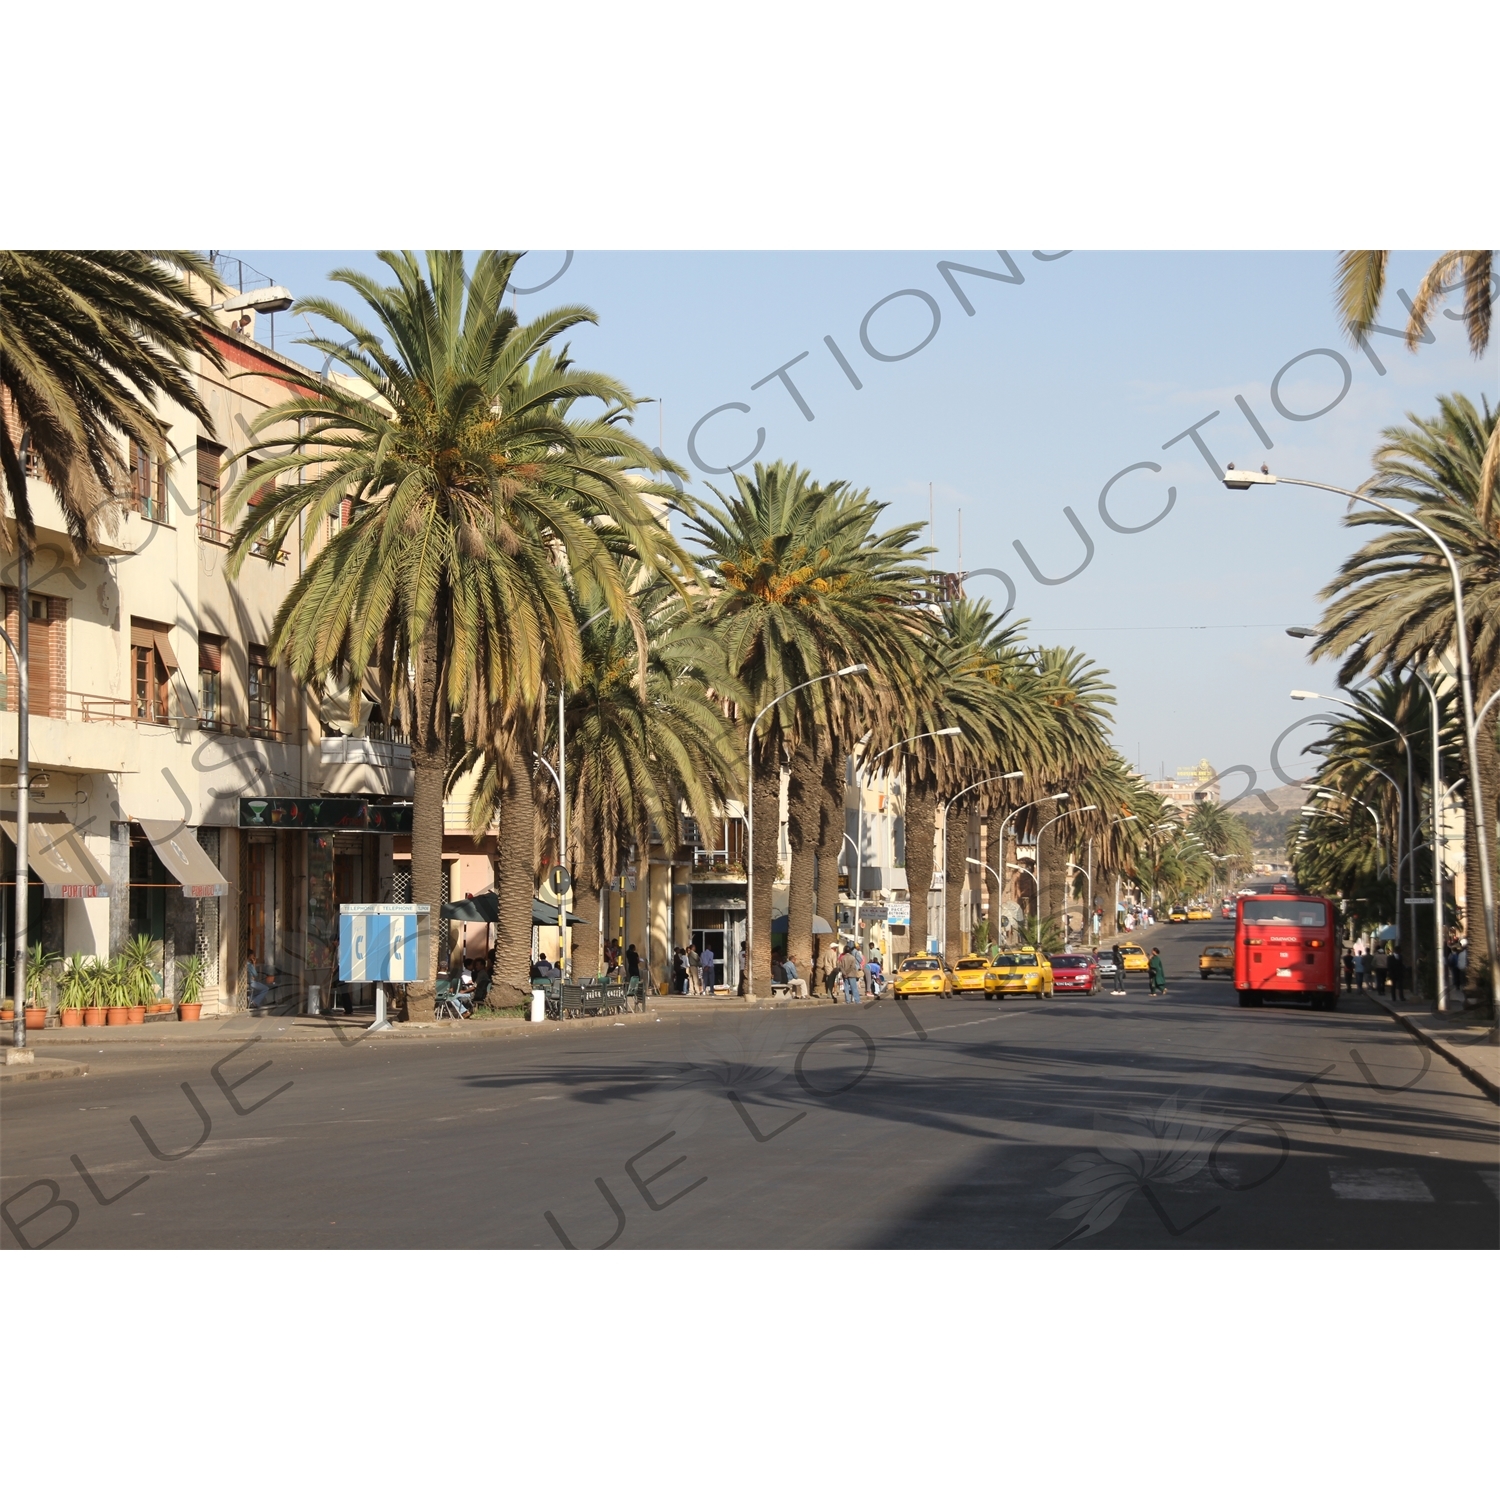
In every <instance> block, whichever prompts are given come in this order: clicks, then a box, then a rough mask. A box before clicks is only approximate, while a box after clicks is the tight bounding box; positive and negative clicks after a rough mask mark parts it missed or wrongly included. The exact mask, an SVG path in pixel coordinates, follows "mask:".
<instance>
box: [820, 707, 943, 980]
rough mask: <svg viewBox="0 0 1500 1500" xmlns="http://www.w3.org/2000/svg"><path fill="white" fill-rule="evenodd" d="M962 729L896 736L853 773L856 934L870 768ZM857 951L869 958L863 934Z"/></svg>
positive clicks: (862, 956)
mask: <svg viewBox="0 0 1500 1500" xmlns="http://www.w3.org/2000/svg"><path fill="white" fill-rule="evenodd" d="M963 732H964V731H963V726H962V725H959V724H950V725H949V726H948V727H947V728H946V729H928V730H924V731H923V733H921V734H914V735H912V736H911V738H910V739H905V740H897V742H896V743H895V744H894V745H892V746H891V747H890V748H889V749H887V750H882V751H881V752H880V754H879V755H877V756H875V757H873V759H871V761H870V763H869V765H868V766H866V767H865V768H864V769H863V770H862V771H860V772H858V773H856V781H855V787H854V791H855V801H856V802H857V803H858V804H859V807H858V815H857V822H856V826H857V827H858V830H859V842H858V844H857V845H856V846H855V850H854V931H855V935H856V936H858V935H859V934H860V933H861V931H862V929H861V927H860V922H859V914H860V906H861V904H862V902H863V901H864V889H865V885H864V875H865V872H864V863H865V852H864V851H865V788H866V787H867V786H868V785H869V776H870V772H871V771H872V770H873V768H874V767H875V766H876V765H877V764H878V763H879V762H880V761H882V760H884V759H885V758H886V756H887V755H894V754H895V753H896V751H898V750H900V749H902V748H903V747H904V746H906V745H915V744H916V742H917V741H918V740H945V739H950V738H952V737H953V736H954V735H961V734H962V733H963ZM844 837H845V838H846V839H847V838H848V837H849V835H848V834H847V833H846V834H845V835H844ZM943 883H944V884H945V885H946V884H947V882H946V881H944V882H943ZM906 894H907V898H908V899H910V897H911V892H910V891H908V892H907V893H906ZM859 952H860V957H861V958H862V959H864V960H865V962H867V963H868V962H869V958H870V954H869V949H868V945H867V944H866V942H865V940H864V938H863V937H860V942H859Z"/></svg>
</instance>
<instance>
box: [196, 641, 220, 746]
mask: <svg viewBox="0 0 1500 1500" xmlns="http://www.w3.org/2000/svg"><path fill="white" fill-rule="evenodd" d="M223 724H224V637H223V636H221V635H209V634H208V633H207V632H206V631H203V632H200V633H199V636H198V727H199V728H200V729H220V728H222V727H223Z"/></svg>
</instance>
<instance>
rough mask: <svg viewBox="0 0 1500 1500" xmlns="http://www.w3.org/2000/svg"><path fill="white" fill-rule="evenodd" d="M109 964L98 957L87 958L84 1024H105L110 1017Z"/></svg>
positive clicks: (84, 978)
mask: <svg viewBox="0 0 1500 1500" xmlns="http://www.w3.org/2000/svg"><path fill="white" fill-rule="evenodd" d="M107 969H108V966H107V965H106V964H104V963H101V962H100V960H99V959H98V958H89V959H87V960H85V967H84V970H83V990H84V1002H83V1024H84V1025H85V1026H103V1025H104V1023H105V1022H106V1021H107V1020H108V1019H109V975H108V972H107Z"/></svg>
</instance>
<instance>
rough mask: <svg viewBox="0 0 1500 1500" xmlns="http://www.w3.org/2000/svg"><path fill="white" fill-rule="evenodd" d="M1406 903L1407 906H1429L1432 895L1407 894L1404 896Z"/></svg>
mask: <svg viewBox="0 0 1500 1500" xmlns="http://www.w3.org/2000/svg"><path fill="white" fill-rule="evenodd" d="M1406 904H1407V905H1408V906H1431V905H1432V897H1431V896H1408V897H1407V898H1406Z"/></svg>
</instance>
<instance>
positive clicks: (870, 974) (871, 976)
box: [865, 953, 884, 997]
mask: <svg viewBox="0 0 1500 1500" xmlns="http://www.w3.org/2000/svg"><path fill="white" fill-rule="evenodd" d="M865 976H866V978H867V979H868V980H869V985H870V994H871V996H872V997H873V996H875V995H878V994H879V993H880V986H881V983H882V981H883V979H884V974H883V973H882V970H881V965H880V955H879V954H878V953H872V954H871V955H870V961H869V963H867V964H866V965H865Z"/></svg>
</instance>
